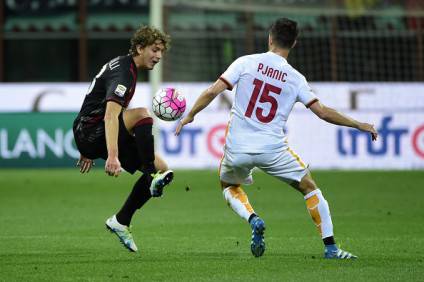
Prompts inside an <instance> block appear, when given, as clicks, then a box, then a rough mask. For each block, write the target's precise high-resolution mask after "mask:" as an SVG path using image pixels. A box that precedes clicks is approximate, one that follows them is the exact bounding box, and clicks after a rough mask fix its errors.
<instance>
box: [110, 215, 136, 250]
mask: <svg viewBox="0 0 424 282" xmlns="http://www.w3.org/2000/svg"><path fill="white" fill-rule="evenodd" d="M106 228H107V229H109V231H110V232H112V233H115V234H116V236H118V238H119V240H120V241H121V243H122V244H123V245H124V247H125V248H127V249H128V250H130V251H131V252H137V251H138V248H137V246H136V245H135V242H134V239H133V237H132V235H131V230H130V227H128V226H126V225H122V224H120V223H119V222H118V220H116V215H113V216H112V217H110V218H108V219H107V220H106Z"/></svg>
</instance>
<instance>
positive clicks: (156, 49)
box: [138, 40, 165, 70]
mask: <svg viewBox="0 0 424 282" xmlns="http://www.w3.org/2000/svg"><path fill="white" fill-rule="evenodd" d="M138 51H139V54H140V62H141V67H142V68H144V69H148V70H151V69H153V68H154V66H155V65H156V64H157V63H159V61H160V59H161V58H162V55H163V53H164V51H165V46H164V45H163V43H162V41H160V40H157V41H156V42H155V43H153V44H152V45H149V46H146V47H145V48H138Z"/></svg>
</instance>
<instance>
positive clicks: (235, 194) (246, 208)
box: [223, 186, 255, 221]
mask: <svg viewBox="0 0 424 282" xmlns="http://www.w3.org/2000/svg"><path fill="white" fill-rule="evenodd" d="M223 194H224V198H225V200H226V201H227V203H228V205H229V206H230V207H231V209H233V211H234V212H235V213H237V214H238V215H239V216H240V217H242V218H244V219H245V220H246V221H249V217H250V216H251V215H252V214H254V213H255V211H254V210H253V208H252V206H251V205H250V203H249V199H248V198H247V195H246V193H245V192H244V191H243V189H242V188H241V187H240V186H229V187H227V188H225V189H224V190H223Z"/></svg>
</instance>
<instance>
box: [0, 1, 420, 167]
mask: <svg viewBox="0 0 424 282" xmlns="http://www.w3.org/2000/svg"><path fill="white" fill-rule="evenodd" d="M423 6H424V4H423V2H422V1H419V0H406V1H399V0H384V1H383V0H302V1H300V0H299V1H293V0H275V1H273V0H269V1H265V0H258V1H248V0H215V1H205V0H198V1H195V0H161V1H159V0H157V1H147V0H80V1H77V0H33V1H29V0H7V1H2V2H1V3H0V62H1V63H0V81H1V82H2V83H1V86H0V96H1V98H2V99H1V101H2V102H1V103H0V112H3V114H1V115H0V120H1V125H2V127H1V129H0V137H1V138H0V144H1V146H0V148H1V150H0V160H1V162H0V163H1V164H0V166H1V167H10V166H22V165H23V166H30V167H32V166H36V167H40V166H56V165H57V166H69V165H70V164H71V162H73V159H75V158H76V157H77V152H76V151H75V147H74V145H73V144H72V136H71V135H72V133H71V132H70V131H69V130H70V123H68V124H66V122H67V121H71V120H72V117H73V114H72V113H75V112H77V111H78V110H79V107H80V105H81V102H82V99H83V97H84V93H85V92H86V89H87V88H88V84H89V81H90V79H91V78H92V77H93V76H94V75H95V74H96V73H97V72H98V70H99V68H100V67H101V66H102V65H103V64H104V63H105V62H107V61H108V60H110V59H111V58H113V57H115V56H117V55H122V54H126V53H127V50H128V46H129V38H130V37H131V35H132V33H133V31H134V30H135V29H136V28H137V27H138V26H139V25H140V24H152V23H153V25H155V26H159V27H161V28H162V29H163V30H165V31H166V32H168V33H169V34H170V35H171V36H172V48H171V50H170V52H169V53H168V54H167V55H166V56H165V58H164V60H163V63H161V65H160V68H158V70H155V71H153V72H147V71H144V72H141V73H140V74H139V80H140V83H139V84H138V87H137V94H136V95H135V98H134V101H133V103H132V105H131V106H132V107H134V106H138V105H142V106H147V107H150V97H151V93H153V92H154V90H155V89H157V88H158V87H162V86H173V87H178V88H179V89H180V91H181V92H182V93H183V94H184V95H186V96H187V99H188V103H189V106H190V105H191V103H193V101H194V100H195V98H196V96H197V95H198V94H199V93H200V92H201V90H203V88H204V87H205V86H206V85H208V83H210V82H213V81H214V80H215V79H216V78H217V77H218V76H219V75H220V74H221V73H222V72H223V71H224V70H225V69H226V67H227V66H228V65H229V64H230V63H231V62H232V61H233V60H234V59H236V58H237V57H239V56H242V55H245V54H249V53H253V52H263V51H266V49H267V43H266V39H267V29H268V27H269V25H270V24H271V23H272V21H273V20H275V19H276V18H277V17H281V16H286V17H290V18H293V19H296V20H297V21H298V22H299V24H300V27H301V30H302V32H301V36H300V39H299V42H298V44H297V47H296V48H295V49H294V50H293V51H292V53H291V54H290V58H289V60H290V62H291V64H292V65H293V66H294V67H295V68H297V69H298V70H299V71H301V72H302V73H303V74H304V75H305V76H306V78H307V79H308V80H309V81H310V82H311V85H312V87H313V88H314V90H315V92H316V93H317V95H318V96H319V97H320V98H321V100H322V101H323V102H324V103H326V104H328V105H330V106H334V107H336V108H337V109H340V110H343V111H347V112H348V113H350V114H352V115H353V116H355V117H357V118H362V119H365V120H370V121H371V122H373V123H375V125H376V126H377V128H379V129H380V130H381V131H382V135H381V138H380V141H379V143H376V144H371V145H370V144H368V143H367V139H366V138H365V137H363V136H361V135H360V134H356V133H354V132H353V131H349V130H346V129H336V128H335V127H332V126H329V125H326V124H324V123H320V122H316V120H314V118H313V117H311V116H309V115H307V114H305V113H306V111H305V110H304V109H301V108H296V109H295V113H294V114H293V117H292V118H291V120H290V121H289V125H288V128H287V131H288V132H290V133H293V134H292V136H293V137H290V140H291V142H292V144H293V146H294V148H295V149H297V150H298V151H299V153H300V154H301V155H302V156H304V159H305V160H307V161H308V162H310V163H311V164H312V166H313V167H316V168H323V169H328V168H346V169H349V168H360V169H361V168H377V169H385V168H394V169H410V168H421V169H422V168H424V164H423V163H424V130H423V126H424V124H423V120H424V118H423V117H424V116H423V110H424V84H423V81H424V11H423ZM231 99H232V95H231V94H230V93H225V94H224V95H222V96H221V97H220V99H219V100H218V101H217V102H216V103H214V105H213V106H212V107H211V108H210V109H208V111H207V112H206V113H205V114H203V115H202V117H201V118H200V121H199V126H198V127H196V126H193V127H191V129H189V130H187V131H186V132H185V135H184V134H183V135H182V136H181V137H180V138H175V137H173V136H172V130H173V127H174V126H175V125H174V124H172V123H160V124H159V125H160V126H161V130H160V133H158V135H159V134H160V136H158V137H159V138H158V149H159V150H160V151H161V153H162V154H164V155H165V157H166V158H168V159H169V161H170V164H171V165H172V166H176V167H177V168H178V167H186V168H213V167H216V165H217V163H218V161H219V156H220V154H221V148H222V145H223V144H222V141H223V138H222V135H223V124H225V123H226V121H227V119H228V109H229V102H230V101H231ZM5 112H7V114H5ZM34 112H42V113H46V114H45V115H40V114H38V115H36V114H34ZM47 112H49V113H48V114H47ZM52 112H55V113H56V114H53V113H52ZM58 112H68V114H59V113H58ZM17 113H21V114H17ZM29 113H32V114H29ZM49 114H50V115H49ZM211 115H212V116H213V117H212V119H211V117H210V116H211ZM9 117H13V118H9ZM43 119H44V120H43ZM59 120H62V121H59ZM211 120H214V121H215V122H214V123H211V122H210V121H211ZM54 122H56V123H55V124H54ZM299 123H301V124H303V126H302V127H300V126H296V124H299ZM19 128H20V129H19ZM22 130H23V131H22ZM311 132H313V134H311ZM290 133H289V135H290ZM311 136H313V138H314V139H313V141H314V143H315V145H314V146H319V147H318V148H319V149H318V150H316V149H315V150H313V149H311V146H309V143H310V137H311ZM324 152H326V153H327V154H324ZM329 159H330V160H333V161H330V162H329Z"/></svg>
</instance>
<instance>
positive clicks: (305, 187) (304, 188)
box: [298, 173, 317, 195]
mask: <svg viewBox="0 0 424 282" xmlns="http://www.w3.org/2000/svg"><path fill="white" fill-rule="evenodd" d="M315 189H317V185H316V184H315V181H314V180H313V179H312V177H311V176H310V174H309V173H308V174H307V175H305V176H304V177H303V178H302V180H301V181H300V183H299V186H298V190H299V191H300V192H301V193H303V194H304V195H306V194H308V193H310V192H312V191H314V190H315Z"/></svg>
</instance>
